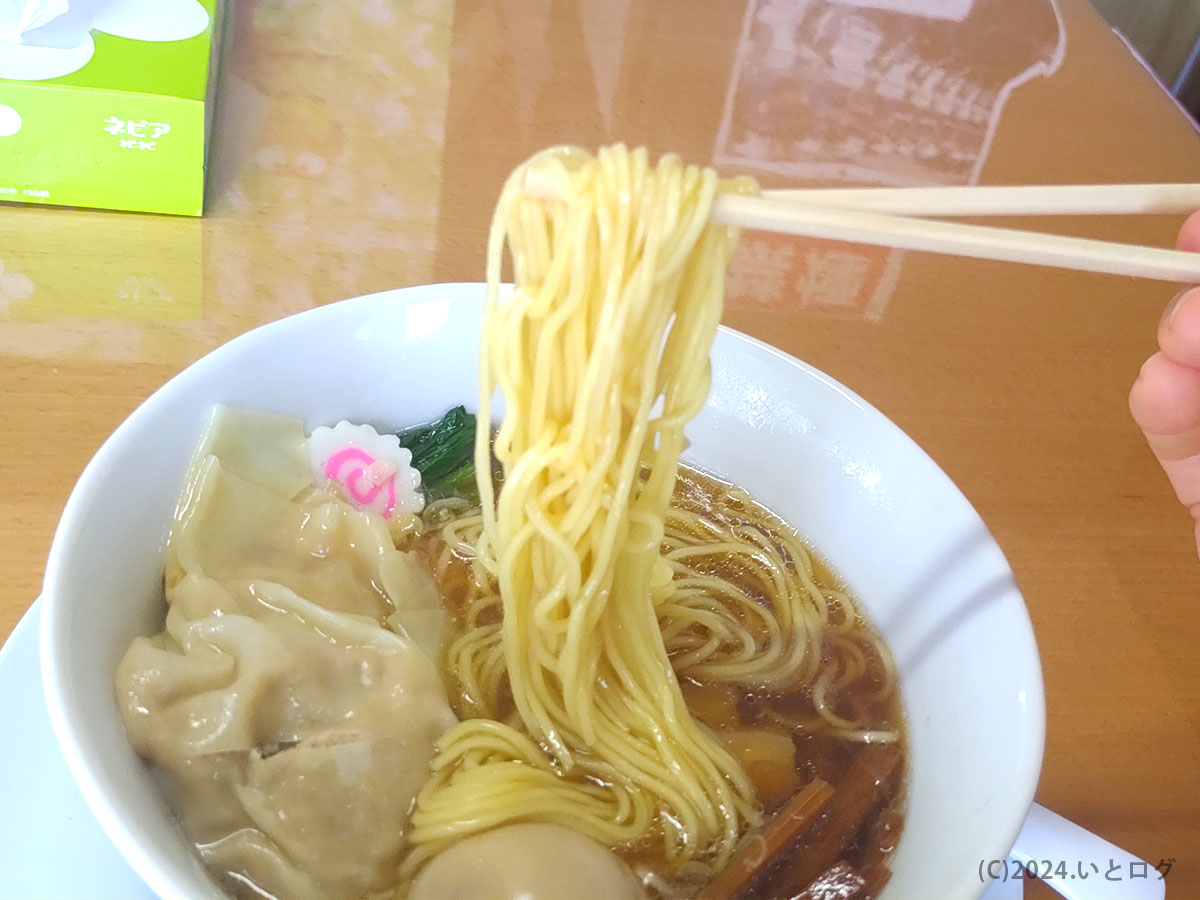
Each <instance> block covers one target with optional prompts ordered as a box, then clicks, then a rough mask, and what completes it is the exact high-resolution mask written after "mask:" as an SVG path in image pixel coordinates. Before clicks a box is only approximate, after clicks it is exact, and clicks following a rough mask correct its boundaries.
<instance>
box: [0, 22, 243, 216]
mask: <svg viewBox="0 0 1200 900" xmlns="http://www.w3.org/2000/svg"><path fill="white" fill-rule="evenodd" d="M223 5H224V4H223V3H222V0H0V200H11V201H17V202H23V203H48V204H53V205H57V206H91V207H98V208H103V209H124V210H136V211H140V212H156V213H176V214H180V215H190V216H198V215H201V214H202V212H203V208H204V170H205V164H206V159H207V150H208V136H209V131H210V129H211V124H212V117H213V106H214V104H215V100H216V97H215V94H216V70H217V60H218V57H219V50H220V44H221V34H222V27H221V26H222V21H221V11H222V10H221V7H222V6H223Z"/></svg>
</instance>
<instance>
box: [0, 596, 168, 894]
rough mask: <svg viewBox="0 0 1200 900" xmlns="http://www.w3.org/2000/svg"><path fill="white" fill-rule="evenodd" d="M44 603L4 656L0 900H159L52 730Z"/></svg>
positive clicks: (0, 660)
mask: <svg viewBox="0 0 1200 900" xmlns="http://www.w3.org/2000/svg"><path fill="white" fill-rule="evenodd" d="M40 624H41V601H40V600H39V601H37V602H35V603H34V604H33V606H31V607H30V608H29V611H28V612H27V613H25V617H24V618H23V619H21V621H20V623H19V624H18V625H17V627H16V629H15V630H14V631H13V633H12V635H11V636H10V637H9V639H8V641H7V642H6V643H5V645H4V647H3V648H2V649H0V722H3V723H4V734H5V736H6V737H7V740H6V741H5V746H4V747H3V749H2V750H0V759H2V760H3V764H2V765H0V859H3V863H2V864H0V898H4V900H10V898H11V900H17V898H20V900H62V898H73V900H118V898H119V900H153V898H154V895H153V894H151V893H150V889H149V888H147V887H146V885H145V884H143V883H142V881H141V880H140V879H139V878H138V877H137V876H136V875H134V874H133V870H131V869H130V868H129V866H128V865H126V864H125V861H124V860H123V859H122V858H121V855H120V854H119V853H117V850H116V848H115V847H113V845H112V843H111V842H110V841H109V839H108V837H107V836H106V835H105V834H104V832H103V831H101V830H100V825H99V824H98V823H97V822H96V819H95V818H94V817H93V816H92V813H91V811H90V810H89V809H88V808H87V804H86V803H84V800H83V797H82V796H81V795H80V793H79V789H78V788H76V787H75V781H74V780H73V779H72V778H71V774H70V772H68V771H67V763H66V761H65V760H64V759H63V757H62V754H61V753H60V752H59V749H58V742H57V741H56V740H55V738H54V732H53V731H52V730H51V728H50V717H49V714H48V713H47V712H46V701H45V699H44V696H43V693H42V673H41V667H40V666H39V665H38V631H39V627H40Z"/></svg>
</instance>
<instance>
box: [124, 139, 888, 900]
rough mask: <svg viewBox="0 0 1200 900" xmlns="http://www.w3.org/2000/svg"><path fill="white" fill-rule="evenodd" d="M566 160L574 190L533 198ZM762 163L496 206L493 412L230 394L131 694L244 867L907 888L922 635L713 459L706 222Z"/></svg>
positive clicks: (556, 887) (197, 824)
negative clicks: (908, 792)
mask: <svg viewBox="0 0 1200 900" xmlns="http://www.w3.org/2000/svg"><path fill="white" fill-rule="evenodd" d="M535 169H536V172H537V174H538V175H539V177H542V178H544V179H546V180H547V183H549V184H551V185H553V186H555V187H556V188H557V190H558V196H559V197H560V199H558V200H545V199H543V198H535V197H530V196H528V195H527V194H526V193H525V189H524V185H525V181H526V178H527V176H529V174H530V173H531V172H533V171H534V170H535ZM754 190H755V187H754V185H753V184H752V183H750V182H748V181H745V180H742V181H736V182H721V181H720V180H719V179H717V177H716V175H715V173H712V172H711V171H706V170H700V169H696V168H695V167H686V166H684V165H683V164H682V163H681V162H679V160H677V159H675V158H674V157H664V158H663V159H662V160H661V161H660V162H659V163H658V165H657V166H651V165H650V164H649V162H648V160H647V158H646V154H645V152H644V151H634V152H632V153H631V152H629V151H627V150H625V149H624V148H623V147H615V148H606V149H604V150H602V151H601V152H600V154H599V156H598V157H591V156H589V155H587V154H583V153H582V152H581V151H576V150H571V149H567V148H557V149H555V150H553V151H548V152H547V153H544V154H540V155H539V156H538V157H535V159H534V160H532V161H531V162H530V163H528V164H527V165H526V166H525V167H522V168H521V169H518V171H517V172H516V173H514V175H513V177H512V178H511V179H510V181H509V183H508V184H507V185H506V187H505V190H504V193H503V194H502V196H501V199H500V203H499V204H498V207H497V214H496V221H495V223H494V226H493V233H492V238H491V243H490V246H489V266H488V282H489V285H488V297H487V302H486V304H485V311H484V320H483V336H482V341H481V350H480V354H481V362H480V392H479V410H478V413H477V415H478V423H476V420H475V417H473V416H471V415H470V414H469V413H467V412H466V411H465V409H463V408H461V407H458V408H455V409H454V410H451V411H450V412H449V413H447V414H446V416H445V417H444V418H443V419H442V420H440V421H438V422H436V423H432V424H430V425H428V426H422V427H419V428H416V429H408V430H405V431H402V432H399V433H397V434H389V433H387V431H386V430H384V431H382V432H377V431H376V430H375V429H373V428H372V427H370V426H367V425H354V424H352V423H347V422H342V423H338V424H337V425H336V426H335V427H332V428H319V429H316V430H315V431H314V432H313V433H312V434H310V435H306V434H305V433H304V430H303V428H302V426H301V423H300V422H299V420H296V419H290V418H287V417H282V416H273V415H270V414H266V413H257V412H251V411H245V410H234V409H227V408H218V409H217V410H216V412H215V413H214V417H213V421H212V422H211V423H210V426H209V428H208V430H207V431H206V433H205V435H204V437H203V439H202V440H201V443H200V446H199V447H198V448H197V452H196V455H195V457H194V459H193V461H192V464H191V466H190V468H189V472H188V475H187V478H186V480H185V485H184V488H183V491H182V495H181V499H180V503H179V507H178V510H177V512H176V516H175V520H174V523H173V527H172V531H171V537H170V541H169V544H168V548H167V553H166V573H165V579H164V580H165V588H166V599H167V604H168V612H167V616H166V621H165V625H164V630H163V631H162V632H161V633H160V634H158V635H155V636H153V637H149V638H138V639H136V640H135V641H134V643H133V645H132V646H131V647H130V649H129V651H128V652H127V653H126V655H125V657H124V658H123V659H122V661H121V663H120V666H119V668H118V672H117V678H116V692H117V699H118V705H119V707H120V710H121V712H122V716H123V718H124V721H125V726H126V730H127V732H128V733H129V736H130V740H131V743H132V744H133V746H134V748H135V749H136V750H137V752H138V753H139V754H141V755H142V756H143V757H144V758H146V759H147V760H148V761H149V762H150V763H151V765H152V766H153V767H154V769H155V770H156V774H157V775H158V776H159V778H160V781H161V782H162V783H163V785H164V792H165V795H166V797H167V799H168V802H170V803H171V805H172V808H173V809H174V810H175V812H176V814H177V816H178V817H179V820H180V822H181V824H182V826H183V829H184V831H185V832H186V833H187V834H188V836H189V838H190V839H191V840H192V841H193V842H194V843H195V845H196V847H197V851H198V852H199V854H200V856H201V858H202V859H203V860H204V861H205V863H206V864H207V865H208V867H209V869H210V871H211V872H213V874H214V875H215V876H216V877H217V878H218V879H219V880H220V881H221V883H222V884H223V885H224V887H225V888H226V889H227V890H228V891H229V892H230V893H231V894H233V895H235V896H247V897H279V898H291V897H311V898H346V897H394V898H396V900H403V898H406V897H410V898H412V900H422V898H432V897H511V898H515V897H518V896H519V897H523V898H531V900H541V898H546V900H549V898H551V897H553V898H558V900H566V898H571V897H576V898H581V900H582V898H586V897H607V898H610V900H611V898H614V897H631V898H641V897H647V898H662V900H673V898H677V897H713V898H720V897H759V896H762V897H775V896H779V897H783V896H786V897H803V896H815V895H818V894H819V895H821V896H825V895H828V894H829V892H830V891H833V892H835V893H836V895H837V896H839V897H844V898H854V897H860V898H862V897H872V896H874V895H875V894H876V893H877V892H878V891H879V890H880V888H881V887H882V886H883V884H884V883H885V882H886V880H887V857H888V854H889V853H890V852H891V849H892V848H893V846H894V844H895V841H896V837H897V834H898V831H899V829H900V826H901V823H902V798H903V773H904V766H903V754H904V730H903V721H902V718H901V715H900V709H899V696H898V690H897V685H896V677H895V671H894V667H893V665H892V662H891V658H890V655H889V653H888V651H887V648H886V647H885V646H884V644H883V642H882V641H881V640H880V638H879V637H878V635H877V634H876V633H875V632H874V631H872V630H871V628H870V627H869V625H868V624H867V623H866V622H865V620H864V619H863V616H862V615H861V613H860V611H859V610H858V609H857V607H856V606H855V604H854V602H853V600H852V599H851V598H850V597H849V596H848V595H847V593H846V592H845V590H844V589H843V588H842V587H841V586H840V585H839V584H838V582H837V580H836V579H835V578H833V577H832V575H831V573H830V572H829V571H828V570H827V569H825V568H824V567H823V566H822V565H821V563H820V562H819V560H818V559H817V558H816V556H815V555H814V553H813V552H812V550H811V549H810V548H809V547H808V545H807V544H806V543H805V542H804V541H803V540H802V539H801V538H800V537H799V536H798V535H797V534H796V533H795V532H794V531H792V529H790V528H789V527H788V526H787V524H786V523H785V522H783V521H782V520H781V519H780V518H779V517H778V516H776V515H774V514H773V513H771V512H770V511H769V509H768V508H767V507H766V506H763V505H762V504H760V503H759V502H758V501H757V500H756V499H753V498H751V497H749V496H748V495H747V494H746V493H745V492H744V491H742V490H741V489H740V488H738V487H737V486H735V485H730V484H725V483H722V482H719V481H717V480H716V479H713V478H712V477H710V476H708V475H705V474H704V473H702V472H700V471H698V470H695V469H690V468H687V467H681V465H680V454H681V451H682V449H683V446H684V437H683V429H684V426H685V425H686V423H687V422H688V421H690V420H691V418H692V417H693V416H695V414H696V413H697V412H698V411H699V410H700V408H701V407H702V405H703V404H704V402H705V398H706V396H707V393H708V387H709V378H710V369H709V362H708V356H709V351H710V348H711V346H712V341H713V337H714V335H715V332H716V327H717V322H718V321H719V318H720V314H721V291H722V282H723V276H724V270H725V266H726V264H727V262H728V259H729V255H730V254H731V253H732V251H733V247H734V245H735V243H736V239H737V233H736V231H735V230H734V229H732V228H728V227H722V226H714V225H712V224H710V223H709V222H708V213H709V210H710V209H711V207H712V204H713V202H714V201H715V198H716V197H717V196H718V195H719V194H721V193H729V192H753V191H754ZM505 249H507V251H508V254H509V256H510V257H511V260H512V263H513V269H514V279H513V280H514V282H515V287H514V289H513V291H512V292H511V293H510V294H508V295H507V296H505V297H503V298H502V297H501V296H500V293H499V282H500V265H501V260H502V256H503V251H504V250H505ZM497 397H499V398H500V399H502V400H503V401H504V403H505V406H506V410H507V412H506V415H505V417H504V418H503V420H502V421H500V420H496V421H494V420H493V415H492V404H493V402H494V401H495V399H496V398H497ZM766 499H768V500H769V498H766Z"/></svg>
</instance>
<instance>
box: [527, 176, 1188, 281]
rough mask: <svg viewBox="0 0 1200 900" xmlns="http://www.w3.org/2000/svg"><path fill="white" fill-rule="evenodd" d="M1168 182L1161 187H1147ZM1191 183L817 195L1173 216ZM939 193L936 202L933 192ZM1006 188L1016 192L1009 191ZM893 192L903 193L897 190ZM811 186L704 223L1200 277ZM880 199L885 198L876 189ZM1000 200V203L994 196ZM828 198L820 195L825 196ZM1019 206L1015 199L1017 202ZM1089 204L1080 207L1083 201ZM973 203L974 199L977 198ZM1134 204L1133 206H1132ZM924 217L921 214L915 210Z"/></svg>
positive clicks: (1144, 259)
mask: <svg viewBox="0 0 1200 900" xmlns="http://www.w3.org/2000/svg"><path fill="white" fill-rule="evenodd" d="M1162 187H1170V188H1172V189H1175V192H1174V193H1173V194H1172V196H1171V197H1167V196H1166V195H1167V194H1171V193H1172V192H1171V191H1167V190H1163V191H1158V190H1155V189H1157V188H1162ZM1180 187H1183V188H1188V189H1189V190H1191V189H1193V188H1196V187H1197V186H1196V185H1183V186H1179V185H1174V186H1163V185H1101V186H1099V187H1096V186H1093V185H1066V186H1057V187H1054V188H1051V189H1047V190H1052V191H1058V192H1064V191H1065V193H1060V196H1062V197H1065V198H1066V199H1063V200H1061V201H1058V202H1051V201H1052V200H1053V196H1052V195H1045V196H1043V195H1042V194H1041V190H1042V189H1040V188H1033V187H1029V188H981V187H967V188H896V189H888V188H879V189H874V188H871V189H867V188H862V189H859V188H850V189H840V188H839V189H831V190H830V191H822V192H821V193H823V194H824V196H825V197H826V198H829V197H832V196H834V195H835V191H836V193H838V194H840V195H841V196H842V197H843V200H844V198H845V197H846V196H847V195H854V196H856V197H857V198H858V199H857V201H856V202H858V203H860V204H861V203H864V202H875V203H882V202H884V201H883V200H879V201H864V199H863V198H864V197H865V196H866V195H867V194H868V193H870V194H874V192H875V191H876V190H878V191H886V192H889V193H891V195H892V199H891V200H890V201H888V202H891V203H893V204H894V203H896V202H897V201H896V199H895V197H896V195H897V194H900V195H901V200H903V201H904V204H905V205H904V209H905V210H909V211H911V210H912V209H914V208H917V207H918V203H917V198H916V194H917V193H919V192H926V191H928V192H932V193H933V194H934V195H935V199H934V200H931V201H926V204H927V205H926V209H932V208H935V204H940V206H936V208H938V209H941V210H942V211H943V212H942V213H940V214H949V213H946V212H945V210H946V209H947V208H960V209H961V208H963V204H965V203H967V202H969V199H970V197H971V196H974V194H973V192H975V191H986V192H989V194H988V195H987V196H990V198H991V201H990V202H991V203H992V206H990V207H989V214H1000V213H998V212H997V210H998V209H999V208H1001V207H1002V205H1003V203H1008V204H1009V206H1008V209H1009V210H1016V209H1018V208H1020V209H1022V210H1023V211H1024V212H1025V213H1029V212H1030V211H1031V210H1032V209H1033V208H1035V207H1036V209H1037V210H1039V211H1040V213H1041V214H1057V213H1063V214H1066V212H1073V213H1078V212H1079V211H1082V210H1084V209H1085V208H1086V209H1088V210H1089V211H1091V212H1100V211H1107V212H1112V211H1113V210H1114V209H1118V210H1119V209H1121V208H1122V207H1123V208H1124V209H1125V211H1126V212H1128V213H1132V212H1136V211H1142V212H1166V211H1168V210H1170V211H1174V212H1178V211H1180V210H1183V209H1192V208H1193V207H1195V208H1200V203H1197V204H1193V203H1192V200H1193V199H1197V198H1193V196H1192V195H1190V194H1189V193H1188V192H1187V191H1182V190H1178V188H1180ZM1093 188H1096V189H1097V190H1102V191H1103V192H1104V196H1103V197H1101V198H1097V199H1093V200H1086V199H1085V197H1086V195H1087V194H1088V193H1089V191H1091V190H1092V189H1093ZM522 190H523V191H524V192H525V193H526V194H528V195H530V196H534V197H545V198H550V199H553V198H554V197H556V196H558V191H557V190H556V185H555V182H554V181H553V179H552V178H550V179H547V178H545V177H543V173H541V172H537V171H526V173H525V178H524V182H523V184H522ZM951 191H953V192H954V193H955V194H956V195H957V196H954V197H953V202H951V198H952V195H951V194H950V193H942V194H941V199H937V196H936V195H937V194H938V193H941V192H951ZM1013 191H1019V192H1020V193H1018V194H1013V193H1012V192H1013ZM901 192H903V193H901ZM806 193H808V194H810V196H811V193H815V191H814V192H807V191H786V192H779V191H776V192H772V193H764V194H763V195H762V196H759V197H742V196H734V195H725V196H722V197H720V198H719V199H718V200H717V202H716V204H715V206H714V207H713V211H712V221H714V222H720V223H723V224H726V225H736V226H738V227H740V228H753V229H760V230H764V231H777V232H781V233H784V234H795V235H800V236H803V237H813V238H826V239H829V240H837V241H848V242H850V243H856V244H874V245H876V246H882V247H899V248H900V249H903V250H923V251H926V252H929V253H943V254H948V255H951V256H968V257H974V258H976V259H992V260H999V261H1002V262H1015V263H1026V264H1029V265H1035V266H1053V267H1057V268H1061V269H1078V270H1080V271H1084V272H1100V273H1103V274H1107V275H1130V276H1133V277H1137V278H1151V279H1155V280H1158V281H1172V282H1178V283H1184V284H1188V283H1200V253H1185V252H1183V251H1181V250H1166V249H1162V248H1159V247H1143V246H1138V245H1136V244H1118V243H1109V242H1107V241H1098V240H1092V239H1089V238H1078V237H1066V236H1062V235H1056V234H1042V233H1040V232H1036V231H1019V230H1015V229H1009V228H995V227H990V226H984V225H965V224H963V223H961V222H942V221H937V220H934V219H923V218H918V217H916V215H917V214H915V213H911V212H910V213H909V215H907V216H898V215H885V214H882V213H879V212H875V211H864V210H860V209H842V208H839V207H837V206H832V205H821V204H818V203H813V202H807V201H804V200H803V199H800V200H795V199H792V198H795V197H802V195H803V194H806ZM884 196H886V195H884ZM1002 196H1007V197H1009V198H1016V199H1009V200H1004V201H1003V202H1002V199H1001V197H1002ZM825 203H826V204H827V203H828V200H826V201H825ZM1022 204H1023V205H1022ZM1089 204H1090V206H1089ZM980 206H982V204H980ZM1139 207H1140V209H1139ZM922 214H924V215H932V214H933V213H931V212H926V213H922Z"/></svg>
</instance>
